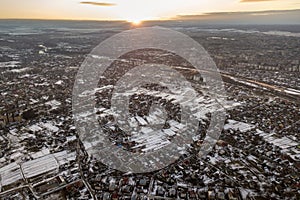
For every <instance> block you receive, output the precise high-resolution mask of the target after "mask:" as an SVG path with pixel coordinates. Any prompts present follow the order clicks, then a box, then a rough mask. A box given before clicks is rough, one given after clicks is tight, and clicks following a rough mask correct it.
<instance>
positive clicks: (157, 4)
mask: <svg viewBox="0 0 300 200" xmlns="http://www.w3.org/2000/svg"><path fill="white" fill-rule="evenodd" d="M295 9H300V1H299V0H99V1H97V0H95V1H92V0H87V1H84V0H83V1H80V0H1V1H0V18H27V19H74V20H75V19H80V20H127V21H141V20H162V19H170V18H172V19H174V18H180V19H181V18H184V19H186V18H198V17H200V18H201V17H203V16H206V17H208V16H209V17H210V19H212V18H215V17H221V18H224V16H225V15H226V16H230V17H232V18H235V19H236V18H239V17H240V16H241V17H243V13H244V12H248V14H249V15H251V16H255V15H257V16H259V15H261V16H266V15H270V16H271V15H280V13H279V12H266V13H265V12H257V11H266V10H272V11H278V10H295ZM250 11H251V12H250ZM249 12H250V13H249ZM220 13H223V14H221V15H220ZM232 13H235V14H232ZM241 13H242V14H241ZM237 14H241V15H237ZM298 14H299V12H298ZM186 15H187V16H186ZM223 15H224V16H223ZM283 16H284V15H283V14H281V17H283ZM244 17H245V16H244ZM273 17H274V16H273ZM297 17H299V15H297ZM285 18H286V17H285ZM285 20H287V21H289V18H287V19H285Z"/></svg>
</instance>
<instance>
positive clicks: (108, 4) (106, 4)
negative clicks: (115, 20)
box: [80, 1, 116, 6]
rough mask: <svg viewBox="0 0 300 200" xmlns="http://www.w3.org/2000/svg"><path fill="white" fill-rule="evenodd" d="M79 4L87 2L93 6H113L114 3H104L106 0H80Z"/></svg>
mask: <svg viewBox="0 0 300 200" xmlns="http://www.w3.org/2000/svg"><path fill="white" fill-rule="evenodd" d="M80 3H81V4H89V5H93V6H115V5H116V4H114V3H106V2H91V1H82V2H80Z"/></svg>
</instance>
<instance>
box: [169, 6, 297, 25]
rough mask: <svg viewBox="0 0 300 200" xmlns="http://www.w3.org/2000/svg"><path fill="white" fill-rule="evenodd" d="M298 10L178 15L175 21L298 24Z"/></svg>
mask: <svg viewBox="0 0 300 200" xmlns="http://www.w3.org/2000/svg"><path fill="white" fill-rule="evenodd" d="M299 18H300V9H296V10H267V11H252V12H215V13H204V14H201V15H179V16H177V17H176V18H174V19H175V20H187V21H197V22H198V23H199V22H202V23H208V24H210V23H215V24H299Z"/></svg>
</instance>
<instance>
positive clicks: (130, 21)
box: [127, 19, 142, 26]
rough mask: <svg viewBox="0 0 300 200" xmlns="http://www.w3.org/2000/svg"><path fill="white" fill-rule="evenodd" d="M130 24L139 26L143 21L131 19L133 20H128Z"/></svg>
mask: <svg viewBox="0 0 300 200" xmlns="http://www.w3.org/2000/svg"><path fill="white" fill-rule="evenodd" d="M127 21H128V22H129V23H131V24H132V25H133V26H139V25H141V23H142V20H141V19H131V20H127Z"/></svg>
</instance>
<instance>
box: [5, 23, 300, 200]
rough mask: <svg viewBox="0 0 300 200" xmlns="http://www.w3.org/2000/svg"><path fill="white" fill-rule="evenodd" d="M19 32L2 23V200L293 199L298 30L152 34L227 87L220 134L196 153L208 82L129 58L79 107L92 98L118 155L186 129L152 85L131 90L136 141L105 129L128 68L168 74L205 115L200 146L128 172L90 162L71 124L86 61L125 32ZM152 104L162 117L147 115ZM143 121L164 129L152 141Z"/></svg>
mask: <svg viewBox="0 0 300 200" xmlns="http://www.w3.org/2000/svg"><path fill="white" fill-rule="evenodd" d="M15 23H17V22H13V21H11V22H10V23H7V25H6V26H4V25H3V22H1V23H0V77H1V78H0V92H1V96H0V127H1V128H0V145H1V148H0V199H5V200H8V199H49V200H50V199H53V200H57V199H63V200H65V199H70V200H71V199H82V200H83V199H103V200H117V199H124V200H125V199H128V200H129V199H130V200H138V199H143V200H146V199H149V200H152V199H189V200H198V199H220V200H225V199H228V200H248V199H287V200H290V199H295V200H298V199H300V142H299V141H300V134H299V133H300V104H299V103H300V58H299V55H300V45H299V44H300V26H298V29H299V30H298V32H297V31H295V27H291V28H290V29H291V31H290V32H289V31H288V30H289V27H288V26H287V25H286V26H282V27H281V26H271V25H269V26H254V25H252V26H250V25H249V26H246V25H244V26H234V25H232V26H229V25H228V26H225V25H220V26H218V25H214V26H203V27H201V25H199V26H194V25H193V26H192V24H191V25H186V24H185V25H184V26H183V25H182V26H181V25H180V23H179V22H178V24H172V23H168V22H164V23H163V22H161V24H159V25H161V26H165V27H167V28H172V29H174V30H177V31H180V32H182V33H184V34H187V35H188V36H190V37H191V38H193V39H194V40H195V41H197V42H199V43H200V44H201V45H202V46H203V47H204V48H205V49H206V51H207V52H208V53H209V54H210V55H211V57H212V58H213V60H214V61H215V63H216V65H217V67H218V69H219V72H220V74H221V77H222V80H223V82H224V88H225V91H226V96H224V97H223V102H222V105H223V106H224V109H225V110H226V120H225V124H224V127H223V129H222V132H221V135H220V138H219V139H218V141H217V142H216V145H215V146H214V147H213V149H212V151H210V152H209V153H208V154H207V155H206V156H204V157H200V156H199V154H198V152H199V150H200V149H201V145H202V144H203V140H204V138H205V136H206V130H207V128H208V126H209V123H210V119H211V114H212V112H213V110H214V108H215V107H216V106H217V105H216V103H215V102H213V101H211V99H210V98H209V97H208V96H207V95H205V94H206V92H207V90H206V89H207V88H206V86H205V82H206V80H205V78H204V76H201V75H200V74H198V73H195V70H194V69H193V67H192V66H189V63H187V62H186V61H185V60H183V59H182V58H178V56H176V55H174V54H172V53H170V52H162V51H159V50H153V49H150V50H149V49H144V50H137V51H134V52H131V53H130V54H128V55H125V56H124V57H123V58H122V59H119V60H116V61H115V62H114V63H113V64H112V66H111V67H110V69H109V70H108V71H107V72H106V74H105V76H103V77H101V78H100V77H99V85H98V87H97V88H94V89H91V91H85V92H84V93H83V94H82V98H85V97H86V96H85V94H90V92H93V94H94V95H95V96H96V97H97V102H96V105H97V112H96V113H97V117H98V118H97V120H98V122H99V125H100V126H101V127H102V129H103V132H104V133H105V134H106V135H108V136H109V139H110V141H111V142H112V143H113V144H114V145H115V146H116V147H118V148H122V149H124V150H126V151H130V152H133V153H147V152H150V151H155V150H157V149H161V148H164V147H165V146H166V145H168V144H170V143H172V139H173V137H174V136H175V135H176V134H178V132H179V131H189V130H187V128H186V127H185V125H184V124H182V123H180V106H179V103H180V102H181V99H180V95H176V94H173V93H172V92H170V91H168V90H165V88H163V87H161V86H159V85H155V84H154V85H146V86H142V87H140V88H137V89H136V90H134V91H128V94H127V95H131V98H130V105H129V110H130V114H131V118H130V119H129V124H130V126H131V127H136V129H135V131H134V132H132V133H126V132H125V131H123V130H121V129H120V127H118V126H117V125H115V124H114V123H113V122H114V115H115V113H113V111H112V109H111V102H110V100H111V94H112V91H113V90H114V85H115V83H116V81H117V79H119V78H120V77H121V76H122V75H123V74H124V73H125V72H126V71H127V70H128V69H130V68H132V67H134V65H137V64H138V63H150V62H153V61H155V62H156V63H160V64H166V65H168V66H170V67H171V68H172V69H174V70H176V71H178V72H180V73H181V74H183V75H184V77H185V78H186V79H187V80H188V81H189V82H190V83H191V85H192V86H193V88H194V89H195V90H196V91H198V92H199V96H197V97H196V98H195V102H197V104H198V105H199V108H200V107H201V112H197V113H193V115H194V116H195V117H196V118H197V119H198V120H199V131H198V135H197V137H194V138H193V141H192V142H191V144H187V148H186V149H184V150H183V151H182V152H181V156H180V158H179V159H178V160H177V161H176V162H175V163H172V164H170V165H169V166H166V167H164V168H162V169H160V170H156V171H154V172H149V173H143V174H134V173H125V172H121V171H118V170H115V169H112V168H110V167H108V166H106V165H105V164H103V163H101V162H100V161H99V160H98V159H97V158H95V157H94V156H91V155H90V153H89V148H92V146H89V145H90V144H87V143H86V142H83V141H81V140H80V137H79V135H78V130H77V129H76V126H75V124H74V118H73V114H72V90H73V85H74V81H75V77H76V74H77V71H78V69H79V67H80V66H81V64H82V62H83V61H84V59H85V58H86V56H87V55H88V54H89V53H90V52H91V50H92V49H93V48H94V47H95V46H96V45H98V44H99V43H100V42H102V41H103V40H104V39H106V38H108V37H110V36H112V35H114V34H116V33H119V32H121V31H123V30H127V29H129V28H130V27H128V24H126V23H121V22H86V23H84V22H69V23H64V22H55V21H49V22H41V21H35V22H27V23H28V24H25V25H24V27H23V28H18V26H16V24H15ZM40 23H41V24H43V23H48V24H46V25H41V24H40ZM149 25H151V24H149ZM281 29H283V30H281ZM133 63H134V64H133ZM203 73H205V72H203ZM151 103H155V104H156V105H158V106H160V107H164V108H165V110H164V112H162V110H159V109H157V110H155V109H154V110H151V109H150V108H151ZM150 111H151V112H150ZM87 115H89V113H85V115H83V116H82V118H83V121H84V119H85V118H86V117H87ZM162 116H165V117H166V118H167V120H166V121H162V120H161V119H162ZM151 123H155V124H162V130H161V131H160V132H159V133H157V132H154V131H153V130H152V129H151V128H149V127H148V124H151ZM138 127H141V128H140V129H139V128H138ZM149 171H151V170H149Z"/></svg>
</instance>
